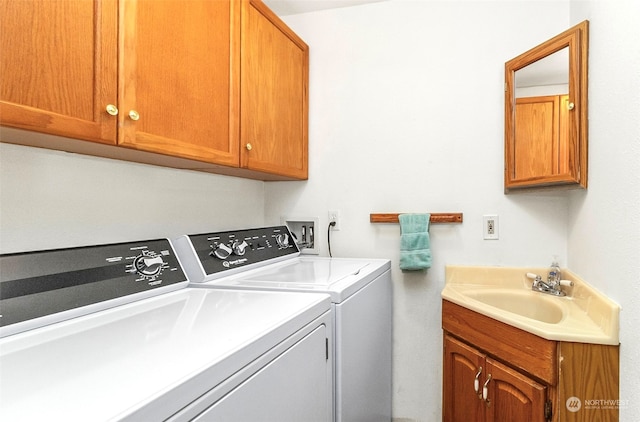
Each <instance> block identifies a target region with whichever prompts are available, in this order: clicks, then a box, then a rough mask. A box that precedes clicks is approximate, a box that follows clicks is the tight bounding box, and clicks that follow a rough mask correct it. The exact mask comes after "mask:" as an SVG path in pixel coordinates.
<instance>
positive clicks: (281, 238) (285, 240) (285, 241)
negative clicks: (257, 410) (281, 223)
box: [276, 234, 289, 248]
mask: <svg viewBox="0 0 640 422" xmlns="http://www.w3.org/2000/svg"><path fill="white" fill-rule="evenodd" d="M276 242H278V246H280V247H281V248H286V247H288V246H289V235H288V234H279V235H277V236H276Z"/></svg>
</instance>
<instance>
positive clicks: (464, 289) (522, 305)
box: [442, 265, 620, 345]
mask: <svg viewBox="0 0 640 422" xmlns="http://www.w3.org/2000/svg"><path fill="white" fill-rule="evenodd" d="M545 271H546V269H545V268H509V267H472V266H451V265H449V266H447V267H446V269H445V286H444V289H443V290H442V298H443V299H444V300H448V301H449V302H453V303H455V304H457V305H460V306H462V307H465V308H467V309H471V310H472V311H475V312H478V313H480V314H482V315H485V316H488V317H490V318H493V319H495V320H498V321H501V322H504V323H505V324H509V325H511V326H514V327H517V328H520V329H522V330H524V331H527V332H530V333H532V334H536V335H538V336H540V337H542V338H545V339H547V340H556V341H569V342H580V343H593V344H608V345H618V344H619V331H620V306H619V305H618V304H617V303H615V302H613V301H612V300H610V299H609V298H607V297H606V296H604V295H603V294H602V293H600V292H599V291H597V290H596V289H594V288H592V287H591V286H590V285H589V284H587V283H586V282H585V281H583V280H582V279H580V278H579V277H577V276H576V275H575V274H573V273H572V272H571V271H569V270H566V269H563V270H562V274H563V278H565V279H567V280H571V281H573V283H574V286H573V287H563V289H565V292H566V293H567V295H566V296H564V297H557V296H553V295H548V294H544V293H540V292H534V291H532V290H531V283H532V282H531V280H529V279H528V278H527V277H526V273H535V274H546V273H545Z"/></svg>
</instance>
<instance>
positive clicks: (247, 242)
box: [188, 226, 300, 275]
mask: <svg viewBox="0 0 640 422" xmlns="http://www.w3.org/2000/svg"><path fill="white" fill-rule="evenodd" d="M188 237H189V241H190V242H191V245H192V246H193V248H194V250H195V251H196V254H197V255H198V260H199V261H200V264H201V265H202V268H203V269H204V271H205V273H206V274H207V275H211V274H216V273H220V272H223V271H227V270H231V269H234V268H239V267H243V266H246V265H250V264H256V263H259V262H263V261H268V260H272V259H276V258H282V257H286V256H288V255H294V254H298V253H299V252H300V251H299V250H298V247H297V246H296V242H295V241H294V240H293V239H292V238H291V232H290V231H289V229H288V228H287V226H274V227H263V228H256V229H245V230H234V231H225V232H219V233H208V234H198V235H190V236H188Z"/></svg>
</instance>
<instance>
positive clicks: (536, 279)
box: [526, 273, 573, 296]
mask: <svg viewBox="0 0 640 422" xmlns="http://www.w3.org/2000/svg"><path fill="white" fill-rule="evenodd" d="M526 275H527V277H528V278H530V279H532V280H533V284H532V285H531V290H533V291H534V292H540V293H547V294H550V295H554V296H566V293H565V292H564V291H563V290H562V288H561V286H573V281H569V280H559V279H558V278H557V277H553V276H551V274H550V275H549V277H547V281H544V280H542V277H541V276H539V275H537V274H534V273H527V274H526Z"/></svg>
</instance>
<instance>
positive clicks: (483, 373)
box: [442, 300, 619, 422]
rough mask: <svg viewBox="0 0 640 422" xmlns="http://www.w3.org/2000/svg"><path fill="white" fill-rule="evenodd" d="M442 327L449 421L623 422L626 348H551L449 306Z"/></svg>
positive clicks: (445, 409)
mask: <svg viewBox="0 0 640 422" xmlns="http://www.w3.org/2000/svg"><path fill="white" fill-rule="evenodd" d="M442 327H443V330H444V341H443V347H444V355H443V365H444V368H443V421H445V422H461V421H477V422H493V421H516V420H517V421H525V420H526V421H540V422H544V421H553V422H572V421H576V422H577V421H591V420H593V421H596V420H603V421H604V420H606V421H617V420H618V407H619V406H618V404H619V402H617V400H618V398H619V388H618V380H619V346H610V345H601V344H585V343H572V342H562V341H552V340H547V339H544V338H541V337H539V336H537V335H534V334H531V333H529V332H526V331H524V330H521V329H519V328H515V327H513V326H510V325H508V324H505V323H503V322H500V321H497V320H494V319H492V318H489V317H487V316H485V315H482V314H480V313H477V312H475V311H472V310H469V309H467V308H464V307H462V306H459V305H456V304H454V303H452V302H449V301H447V300H443V302H442ZM612 403H615V405H611V404H612Z"/></svg>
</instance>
